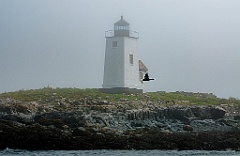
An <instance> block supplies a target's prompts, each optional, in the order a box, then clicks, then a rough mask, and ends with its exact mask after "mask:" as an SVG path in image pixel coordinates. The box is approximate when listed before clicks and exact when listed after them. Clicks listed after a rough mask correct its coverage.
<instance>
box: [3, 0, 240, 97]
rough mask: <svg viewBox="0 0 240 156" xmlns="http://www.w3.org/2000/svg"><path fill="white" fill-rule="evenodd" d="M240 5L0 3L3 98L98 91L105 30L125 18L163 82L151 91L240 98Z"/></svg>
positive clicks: (163, 0)
mask: <svg viewBox="0 0 240 156" xmlns="http://www.w3.org/2000/svg"><path fill="white" fill-rule="evenodd" d="M239 8H240V1H239V0H151V1H150V0H51V1H49V0H34V1H32V0H21V1H19V0H0V92H4V91H15V90H20V89H35V88H42V87H46V86H48V85H49V86H52V87H77V88H99V87H101V85H102V79H103V65H104V53H105V36H104V31H105V30H112V29H113V23H115V22H116V21H118V20H119V19H120V16H121V15H123V16H124V19H125V20H126V21H128V22H129V23H130V27H131V29H132V30H135V31H138V32H139V33H140V38H139V40H138V45H139V57H140V59H141V60H142V61H143V62H144V63H145V65H146V66H147V67H148V69H149V75H150V76H151V77H154V78H156V81H152V82H149V83H146V84H145V89H146V91H157V90H165V91H193V92H212V93H214V94H215V95H217V96H218V97H224V98H228V97H230V96H231V97H237V98H240V9H239Z"/></svg>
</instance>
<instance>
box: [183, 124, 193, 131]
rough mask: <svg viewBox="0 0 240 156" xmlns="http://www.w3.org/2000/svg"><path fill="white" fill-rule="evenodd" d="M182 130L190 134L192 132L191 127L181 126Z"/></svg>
mask: <svg viewBox="0 0 240 156" xmlns="http://www.w3.org/2000/svg"><path fill="white" fill-rule="evenodd" d="M183 130H185V131H188V132H192V131H193V127H192V126H191V125H184V126H183Z"/></svg>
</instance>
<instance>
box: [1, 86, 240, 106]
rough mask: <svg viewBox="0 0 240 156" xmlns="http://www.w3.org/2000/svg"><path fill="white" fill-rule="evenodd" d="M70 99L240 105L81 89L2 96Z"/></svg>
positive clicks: (177, 96)
mask: <svg viewBox="0 0 240 156" xmlns="http://www.w3.org/2000/svg"><path fill="white" fill-rule="evenodd" d="M53 97H54V98H69V99H84V98H92V99H103V100H104V99H105V100H108V101H110V102H113V103H114V102H118V101H119V100H130V101H131V100H134V101H136V100H142V101H152V102H157V103H172V104H180V105H218V104H223V103H224V104H231V103H235V104H239V105H240V100H237V99H234V98H230V99H221V98H206V97H198V96H189V95H183V94H176V93H159V92H150V93H142V94H139V93H138V94H105V93H102V92H100V91H99V90H98V89H79V88H50V87H46V88H42V89H34V90H20V91H16V92H7V93H2V94H0V99H1V98H2V99H3V98H13V99H15V100H20V101H23V102H30V101H47V100H48V99H50V98H53Z"/></svg>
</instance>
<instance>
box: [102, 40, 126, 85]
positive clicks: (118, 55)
mask: <svg viewBox="0 0 240 156" xmlns="http://www.w3.org/2000/svg"><path fill="white" fill-rule="evenodd" d="M113 41H117V47H112V42H113ZM123 47H124V38H123V37H113V38H106V50H105V63H104V78H103V88H111V87H123V86H124V63H123V62H124V48H123Z"/></svg>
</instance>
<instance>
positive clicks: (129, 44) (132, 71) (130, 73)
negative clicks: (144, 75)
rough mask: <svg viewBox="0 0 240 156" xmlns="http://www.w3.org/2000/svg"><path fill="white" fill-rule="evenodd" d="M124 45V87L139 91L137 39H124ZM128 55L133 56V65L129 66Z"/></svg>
mask: <svg viewBox="0 0 240 156" xmlns="http://www.w3.org/2000/svg"><path fill="white" fill-rule="evenodd" d="M124 45H125V46H124V51H125V53H124V70H125V76H124V82H125V83H124V84H125V85H124V87H129V88H138V89H141V87H140V81H139V63H138V60H139V58H138V47H137V39H134V38H129V37H125V40H124ZM130 54H132V55H133V64H131V63H130V61H129V55H130Z"/></svg>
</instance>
